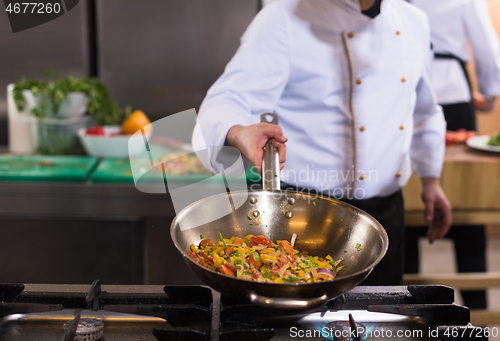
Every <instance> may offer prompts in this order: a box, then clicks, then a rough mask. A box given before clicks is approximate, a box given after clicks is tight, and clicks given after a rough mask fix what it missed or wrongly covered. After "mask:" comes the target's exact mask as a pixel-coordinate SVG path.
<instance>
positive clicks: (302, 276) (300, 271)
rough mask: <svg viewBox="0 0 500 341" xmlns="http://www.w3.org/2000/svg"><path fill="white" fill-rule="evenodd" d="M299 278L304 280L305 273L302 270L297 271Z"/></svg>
mask: <svg viewBox="0 0 500 341" xmlns="http://www.w3.org/2000/svg"><path fill="white" fill-rule="evenodd" d="M299 277H300V278H303V279H306V273H305V272H304V270H302V269H300V270H299Z"/></svg>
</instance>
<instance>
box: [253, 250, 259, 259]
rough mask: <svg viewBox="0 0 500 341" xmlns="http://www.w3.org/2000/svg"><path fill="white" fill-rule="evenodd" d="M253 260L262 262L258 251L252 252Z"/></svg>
mask: <svg viewBox="0 0 500 341" xmlns="http://www.w3.org/2000/svg"><path fill="white" fill-rule="evenodd" d="M252 256H253V260H254V261H256V262H260V256H259V254H258V253H257V252H255V251H254V252H252Z"/></svg>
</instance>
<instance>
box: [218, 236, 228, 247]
mask: <svg viewBox="0 0 500 341" xmlns="http://www.w3.org/2000/svg"><path fill="white" fill-rule="evenodd" d="M217 233H218V234H219V238H220V240H221V241H222V243H224V246H225V247H226V249H227V244H226V241H225V240H224V238H222V234H221V233H220V232H217Z"/></svg>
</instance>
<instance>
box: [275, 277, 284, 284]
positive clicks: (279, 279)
mask: <svg viewBox="0 0 500 341" xmlns="http://www.w3.org/2000/svg"><path fill="white" fill-rule="evenodd" d="M274 283H285V281H283V280H282V279H281V278H276V279H275V280H274Z"/></svg>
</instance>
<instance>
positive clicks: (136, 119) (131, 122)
mask: <svg viewBox="0 0 500 341" xmlns="http://www.w3.org/2000/svg"><path fill="white" fill-rule="evenodd" d="M141 129H144V131H145V132H149V131H151V129H152V126H151V121H150V120H149V118H148V117H147V116H146V114H144V112H143V111H142V110H136V111H134V112H133V113H132V114H131V115H130V116H129V117H128V118H127V119H125V120H124V121H123V123H122V132H123V133H124V134H134V133H135V132H136V131H138V130H141Z"/></svg>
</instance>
